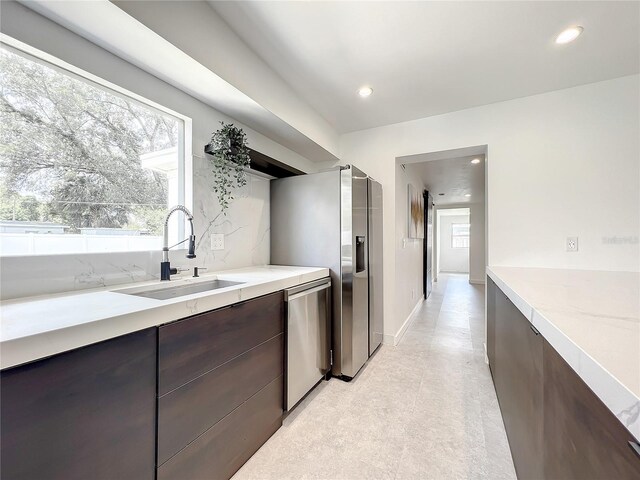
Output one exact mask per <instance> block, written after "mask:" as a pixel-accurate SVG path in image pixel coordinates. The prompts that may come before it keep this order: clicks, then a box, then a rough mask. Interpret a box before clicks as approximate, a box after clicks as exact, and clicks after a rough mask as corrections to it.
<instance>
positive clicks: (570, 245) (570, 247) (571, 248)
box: [567, 237, 578, 252]
mask: <svg viewBox="0 0 640 480" xmlns="http://www.w3.org/2000/svg"><path fill="white" fill-rule="evenodd" d="M577 251H578V237H567V252H577Z"/></svg>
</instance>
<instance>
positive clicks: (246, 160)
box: [204, 122, 251, 215]
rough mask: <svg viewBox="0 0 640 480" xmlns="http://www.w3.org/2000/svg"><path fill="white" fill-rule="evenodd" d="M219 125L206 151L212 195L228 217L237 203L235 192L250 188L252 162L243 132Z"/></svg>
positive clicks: (232, 127) (228, 124)
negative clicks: (231, 205) (232, 204)
mask: <svg viewBox="0 0 640 480" xmlns="http://www.w3.org/2000/svg"><path fill="white" fill-rule="evenodd" d="M220 124H221V125H222V127H221V128H219V129H218V130H216V131H215V132H213V134H212V135H211V141H210V142H209V143H208V144H207V145H205V147H204V151H205V153H208V154H209V155H211V163H212V166H213V178H214V181H213V191H214V193H215V194H216V196H217V197H218V202H219V203H220V208H221V209H222V212H223V213H224V214H225V215H226V210H227V208H229V204H230V202H231V201H232V200H233V199H234V197H233V190H234V189H236V188H239V187H244V186H245V185H246V184H247V172H246V170H245V169H246V168H248V167H249V165H250V163H251V159H250V157H249V147H248V146H247V135H246V134H245V133H244V131H243V130H242V129H241V128H238V127H235V126H234V125H233V123H224V122H220Z"/></svg>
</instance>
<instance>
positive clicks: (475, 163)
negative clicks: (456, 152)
mask: <svg viewBox="0 0 640 480" xmlns="http://www.w3.org/2000/svg"><path fill="white" fill-rule="evenodd" d="M471 163H473V164H474V165H477V164H478V163H480V159H479V158H474V159H473V160H471Z"/></svg>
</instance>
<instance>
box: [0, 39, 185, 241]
mask: <svg viewBox="0 0 640 480" xmlns="http://www.w3.org/2000/svg"><path fill="white" fill-rule="evenodd" d="M178 128H179V123H178V121H176V120H175V119H173V118H171V117H168V116H165V115H163V114H160V113H158V112H156V111H154V110H152V109H150V108H147V107H143V106H141V105H139V104H138V103H136V102H134V101H131V100H129V99H127V98H124V97H121V96H119V95H116V94H114V93H111V92H109V91H107V90H105V89H103V88H100V87H97V86H95V85H93V84H91V83H89V82H88V81H84V80H79V79H77V78H76V77H73V76H71V75H68V74H63V73H61V72H60V71H57V70H54V69H53V68H50V67H48V66H46V65H45V64H42V63H37V62H34V61H32V60H30V59H28V58H25V57H22V56H20V55H16V54H14V53H12V52H10V51H9V50H6V49H4V48H3V49H0V185H2V186H3V198H2V200H3V204H4V201H5V198H4V197H6V196H7V195H9V196H10V197H11V196H12V195H13V197H11V198H13V199H15V198H17V197H15V196H16V195H17V196H18V197H20V198H22V199H21V200H20V202H19V203H20V208H19V209H18V211H19V212H20V213H19V215H18V216H20V217H29V218H24V219H25V220H43V219H44V220H49V221H52V220H53V219H56V221H59V222H62V223H64V224H66V225H69V226H70V227H71V231H77V229H79V228H82V227H109V228H121V227H123V226H125V225H127V224H128V223H129V220H130V217H131V216H132V215H133V214H134V212H138V213H136V215H137V220H136V221H137V222H138V223H140V224H145V222H144V219H143V218H142V217H140V213H139V212H140V211H141V210H136V208H138V207H139V206H145V209H146V210H144V211H147V212H148V213H149V214H150V217H149V222H148V225H147V228H148V229H149V230H151V231H152V232H153V233H156V234H160V232H161V229H158V228H156V223H155V213H153V212H155V211H156V210H158V211H165V210H166V207H167V189H168V180H167V178H166V175H164V174H162V173H159V172H154V171H150V170H148V169H145V168H142V165H141V162H140V155H141V154H143V153H147V152H153V151H157V150H162V149H165V148H169V147H172V146H174V145H176V143H177V138H178ZM27 198H29V199H30V200H29V201H31V202H35V203H36V204H37V206H36V205H32V206H31V207H29V208H27V205H26V204H25V202H27ZM16 201H17V200H16ZM36 207H37V208H36ZM14 210H15V209H14V208H13V207H12V206H11V208H8V207H5V206H4V205H3V207H2V209H0V215H1V216H0V219H12V218H15V219H16V220H18V218H17V217H15V216H14V215H13V212H14Z"/></svg>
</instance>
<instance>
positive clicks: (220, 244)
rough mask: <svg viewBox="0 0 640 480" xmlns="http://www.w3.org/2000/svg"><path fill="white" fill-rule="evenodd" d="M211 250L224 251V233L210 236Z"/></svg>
mask: <svg viewBox="0 0 640 480" xmlns="http://www.w3.org/2000/svg"><path fill="white" fill-rule="evenodd" d="M211 250H224V233H212V234H211Z"/></svg>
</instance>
